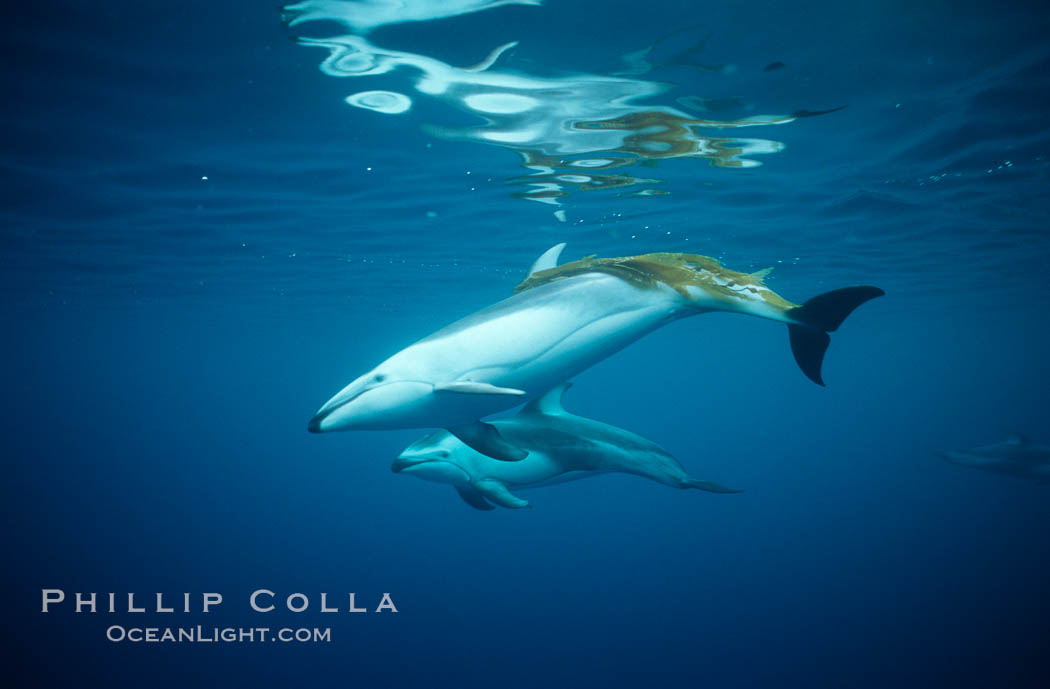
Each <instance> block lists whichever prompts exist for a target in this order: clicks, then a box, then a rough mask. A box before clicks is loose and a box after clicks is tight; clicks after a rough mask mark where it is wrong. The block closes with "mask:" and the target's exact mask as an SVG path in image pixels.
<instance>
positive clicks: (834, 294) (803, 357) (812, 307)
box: [787, 286, 886, 385]
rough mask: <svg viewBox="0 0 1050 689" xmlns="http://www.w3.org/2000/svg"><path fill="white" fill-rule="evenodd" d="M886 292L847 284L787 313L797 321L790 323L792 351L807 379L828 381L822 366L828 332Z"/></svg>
mask: <svg viewBox="0 0 1050 689" xmlns="http://www.w3.org/2000/svg"><path fill="white" fill-rule="evenodd" d="M884 294H886V293H885V292H883V291H882V290H881V289H879V288H878V287H866V286H864V287H843V288H842V289H836V290H832V291H830V292H825V293H824V294H818V295H817V296H815V297H813V298H812V299H810V300H809V301H807V302H806V303H805V304H803V305H802V306H798V307H796V308H793V309H790V310H789V311H788V312H787V315H788V317H789V318H791V320H793V321H795V323H789V324H788V337H790V338H791V353H792V354H794V355H795V361H797V362H798V367H799V368H801V369H802V372H803V373H805V374H806V377H807V378H809V379H810V380H812V381H813V382H814V383H816V384H817V385H823V384H824V379H823V378H822V377H821V375H820V367H821V365H822V364H823V363H824V353H825V352H826V351H827V350H828V344H829V343H830V342H831V338H830V337H829V336H828V333H829V332H833V331H835V330H836V329H837V328H838V327H839V326H840V325H842V321H844V320H846V316H848V315H850V314H851V313H853V309H855V308H857V307H858V306H860V305H861V304H863V303H864V302H866V301H868V300H869V299H874V298H875V297H881V296H882V295H884Z"/></svg>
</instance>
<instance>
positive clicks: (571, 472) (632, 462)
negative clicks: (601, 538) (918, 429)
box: [391, 383, 740, 510]
mask: <svg viewBox="0 0 1050 689" xmlns="http://www.w3.org/2000/svg"><path fill="white" fill-rule="evenodd" d="M571 385H572V384H571V383H564V384H562V385H559V386H557V387H556V388H554V389H553V390H551V391H550V392H548V393H547V394H545V395H543V396H542V397H539V398H537V399H535V400H533V401H532V402H530V403H529V404H527V405H525V407H524V408H523V409H522V410H521V412H520V413H519V414H517V415H516V416H513V417H511V418H509V419H499V420H497V421H493V422H492V425H493V426H495V427H496V428H497V429H498V430H499V433H500V435H501V436H503V437H504V438H505V439H506V440H507V442H510V443H512V444H513V445H515V446H516V447H520V448H522V449H523V450H527V451H528V453H529V454H528V457H526V458H525V459H523V460H521V461H520V462H500V461H497V460H495V459H492V458H491V457H486V456H485V455H483V454H481V453H480V452H477V451H475V450H473V449H471V448H470V447H468V446H467V445H465V444H464V443H463V442H461V441H460V440H459V439H458V438H456V436H454V435H452V434H451V433H449V432H448V431H444V430H440V431H434V432H433V433H431V434H430V435H427V436H426V437H423V438H420V439H419V440H417V441H416V442H414V443H412V444H411V445H410V446H409V447H408V448H407V449H406V450H405V451H404V452H402V453H401V456H399V457H398V458H397V459H396V460H394V463H393V465H392V466H391V469H392V470H393V471H394V473H398V474H412V475H414V476H418V477H419V478H422V479H426V480H428V481H436V482H438V483H449V484H451V485H453V486H455V488H456V491H457V492H458V493H459V495H460V497H462V498H463V499H464V500H465V501H466V502H467V504H469V505H471V506H472V507H475V508H477V509H479V510H491V509H493V508H492V504H491V503H495V504H497V505H500V506H501V507H508V508H519V507H527V506H528V504H529V503H528V502H526V501H525V500H523V499H521V498H519V497H518V496H516V495H514V493H512V492H511V491H512V489H518V488H532V487H536V486H545V485H550V484H552V483H561V482H563V481H573V480H576V479H581V478H587V477H588V476H594V475H597V474H599V473H609V472H620V473H626V474H635V475H637V476H642V477H644V478H647V479H651V480H653V481H656V482H658V483H662V484H664V485H665V486H672V487H674V488H698V489H700V490H706V491H708V492H712V493H739V492H740V491H738V490H733V489H732V488H726V487H725V486H721V485H719V484H717V483H712V482H710V481H700V480H698V479H695V478H693V477H692V476H690V475H689V474H688V473H687V472H686V470H685V469H683V468H682V465H681V464H680V463H679V462H678V460H677V459H675V458H674V457H672V456H671V455H670V454H668V452H667V451H666V450H664V449H663V448H662V447H660V446H659V445H657V444H656V443H654V442H651V441H649V440H646V439H645V438H643V437H641V436H639V435H635V434H634V433H630V432H628V431H625V430H623V429H621V428H616V427H615V426H610V425H608V424H604V423H601V422H599V421H594V420H593V419H585V418H583V417H581V416H576V415H574V414H570V413H569V412H567V411H565V408H564V407H563V406H562V396H563V395H564V394H565V391H566V390H567V389H568V388H569V387H570V386H571Z"/></svg>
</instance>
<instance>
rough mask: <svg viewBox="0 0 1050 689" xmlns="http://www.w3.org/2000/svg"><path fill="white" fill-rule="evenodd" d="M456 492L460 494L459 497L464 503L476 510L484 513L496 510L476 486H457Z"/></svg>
mask: <svg viewBox="0 0 1050 689" xmlns="http://www.w3.org/2000/svg"><path fill="white" fill-rule="evenodd" d="M456 492H457V493H459V497H461V498H463V502H465V503H467V504H468V505H470V506H471V507H473V508H474V509H476V510H481V511H482V512H489V511H491V510H494V509H496V508H495V507H493V506H492V505H490V504H489V502H488V500H486V499H485V496H484V495H482V494H481V491H479V490H478V489H477V488H475V487H474V486H456Z"/></svg>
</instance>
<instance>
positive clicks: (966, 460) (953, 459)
mask: <svg viewBox="0 0 1050 689" xmlns="http://www.w3.org/2000/svg"><path fill="white" fill-rule="evenodd" d="M937 454H938V455H940V456H941V457H943V458H944V459H945V460H947V461H948V462H950V463H951V464H958V465H959V466H964V467H971V468H973V469H981V470H983V471H990V472H992V473H996V474H1005V475H1007V476H1017V477H1018V478H1026V479H1030V480H1033V481H1036V482H1038V483H1043V484H1046V483H1050V447H1047V446H1046V445H1035V444H1033V443H1030V442H1029V441H1028V440H1027V439H1025V438H1024V437H1022V436H1020V435H1017V434H1013V435H1011V436H1010V437H1008V438H1007V439H1006V440H1005V441H1003V442H1001V443H993V444H991V445H984V446H982V447H974V448H971V449H969V450H940V451H938V452H937Z"/></svg>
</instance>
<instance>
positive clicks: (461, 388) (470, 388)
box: [434, 380, 525, 395]
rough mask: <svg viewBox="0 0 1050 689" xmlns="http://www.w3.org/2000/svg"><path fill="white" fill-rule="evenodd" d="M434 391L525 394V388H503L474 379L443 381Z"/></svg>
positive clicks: (467, 393)
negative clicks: (477, 381)
mask: <svg viewBox="0 0 1050 689" xmlns="http://www.w3.org/2000/svg"><path fill="white" fill-rule="evenodd" d="M434 392H458V393H460V394H463V395H524V394H525V391H524V390H518V389H516V388H501V387H497V386H495V385H492V384H490V383H476V382H474V381H472V380H457V381H454V382H452V383H441V384H438V385H435V386H434Z"/></svg>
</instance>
